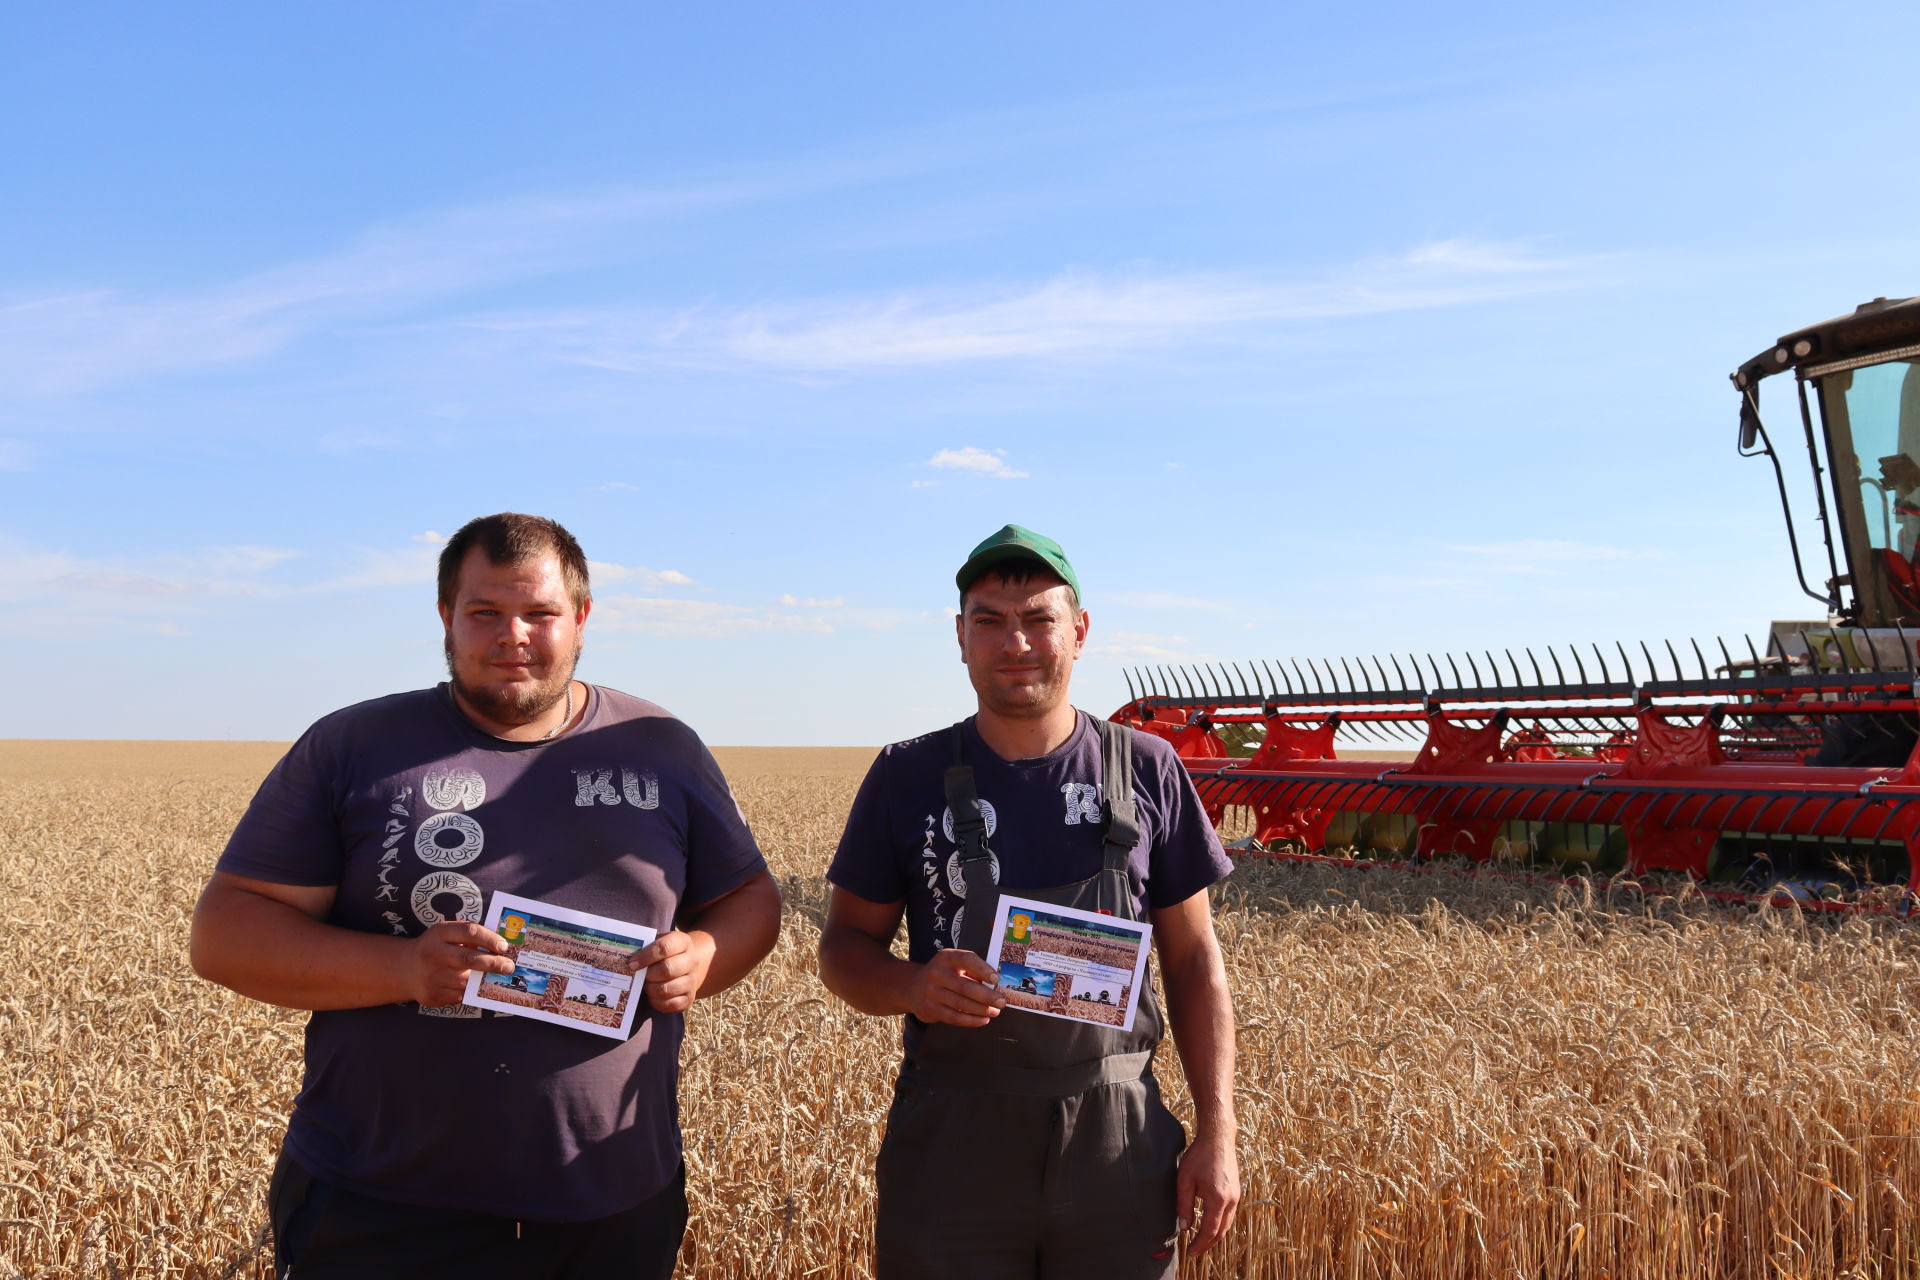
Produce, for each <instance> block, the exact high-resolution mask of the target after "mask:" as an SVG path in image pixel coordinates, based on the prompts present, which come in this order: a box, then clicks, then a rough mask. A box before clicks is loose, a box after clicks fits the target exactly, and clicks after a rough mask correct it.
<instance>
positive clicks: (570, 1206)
mask: <svg viewBox="0 0 1920 1280" xmlns="http://www.w3.org/2000/svg"><path fill="white" fill-rule="evenodd" d="M219 869H220V870H222V871H228V872H232V873H233V874H235V875H241V876H249V877H252V878H254V879H258V880H267V881H271V882H274V883H276V884H292V885H314V886H320V885H337V886H338V887H339V894H338V897H336V898H335V900H334V904H333V909H332V912H331V913H330V914H329V916H328V920H329V922H330V923H332V924H336V925H340V926H343V927H345V928H349V929H363V930H366V931H368V932H373V933H390V934H398V935H405V936H413V935H417V934H419V933H421V932H422V931H424V930H425V929H426V927H427V926H428V925H431V924H436V923H438V922H440V921H441V920H449V919H470V920H478V919H480V918H481V911H482V908H483V906H484V903H485V901H486V898H487V895H488V894H490V893H492V892H493V891H495V890H504V891H506V892H508V893H515V894H520V895H522V896H524V897H529V898H537V899H539V900H540V901H542V902H550V903H554V904H556V905H558V906H562V907H570V908H573V909H575V910H579V911H590V912H593V913H594V914H596V915H602V916H611V917H613V918H614V919H617V920H626V921H632V922H636V923H639V924H644V925H649V926H651V927H653V928H655V929H658V930H661V931H663V932H664V931H665V930H668V929H671V928H673V927H674V925H675V922H676V920H677V919H678V918H679V917H680V916H681V915H683V914H684V913H685V912H686V911H688V910H690V909H692V908H697V907H700V906H704V905H705V904H707V903H709V902H712V901H713V900H714V899H716V898H719V897H722V896H724V895H725V894H727V893H728V892H730V891H732V890H733V889H736V888H738V887H739V886H740V885H742V884H744V883H746V882H747V881H748V880H750V879H752V878H753V877H754V876H756V875H758V874H760V873H761V872H763V871H765V870H766V863H765V861H764V860H763V859H762V858H761V856H760V850H759V848H758V847H757V846H756V845H755V844H754V841H753V836H752V834H751V833H749V832H748V830H747V825H746V822H745V820H744V819H743V818H742V817H741V815H740V809H739V806H738V805H736V804H735V803H734V799H733V794H732V792H731V791H730V790H728V788H727V783H726V780H725V779H724V778H723V777H721V775H720V768H719V766H718V765H717V764H715V763H714V760H713V757H712V755H710V754H709V753H708V751H707V749H706V748H705V747H704V746H702V745H701V743H700V739H699V738H698V737H696V736H695V735H694V732H693V730H692V729H690V728H688V727H687V726H686V725H685V724H683V723H682V722H681V721H679V720H677V719H675V718H674V717H673V716H672V715H670V714H669V713H668V712H666V711H664V710H662V709H661V708H659V707H657V706H655V705H654V704H653V703H651V702H647V701H644V700H642V699H640V698H634V697H629V696H628V695H626V694H624V693H619V692H617V691H615V690H612V689H605V688H602V687H600V686H598V685H594V686H590V693H589V695H588V703H587V707H586V711H585V713H584V715H583V717H582V719H581V721H580V723H579V724H578V725H576V726H575V727H574V728H573V729H572V730H571V731H570V732H568V733H567V734H565V735H564V736H562V737H559V738H555V739H553V740H551V741H549V742H503V741H501V740H500V739H498V738H495V737H493V736H491V735H490V734H486V733H483V732H481V731H480V730H479V729H477V728H475V727H474V725H473V724H472V723H471V722H469V721H468V720H467V718H466V717H465V716H463V715H462V714H461V713H460V711H459V709H458V708H457V707H456V706H455V705H454V703H453V699H452V696H451V694H450V693H449V692H448V690H447V687H446V686H445V685H440V686H438V687H436V688H433V689H422V690H418V691H416V692H413V693H401V694H395V695H393V696H391V697H387V698H378V699H375V700H374V701H371V702H363V703H360V704H359V705H358V706H353V707H348V708H346V709H345V710H343V711H337V712H335V713H334V714H332V715H330V716H327V717H326V718H325V719H323V720H321V721H319V722H318V723H317V724H315V725H314V726H313V727H312V728H311V729H309V730H308V731H307V733H306V735H305V736H304V737H302V738H301V739H300V741H298V742H296V743H295V744H294V745H293V749H292V750H291V751H289V752H287V754H286V756H285V757H284V758H283V759H282V760H281V761H280V763H279V764H277V765H275V766H274V769H273V772H272V773H270V774H269V775H267V780H266V781H265V782H264V783H262V784H261V786H260V790H259V792H258V793H257V794H256V795H255V796H254V798H253V803H252V804H251V805H250V806H249V807H248V809H247V812H246V815H245V816H244V817H243V818H242V819H241V820H240V825H239V826H238V827H237V828H236V829H235V830H234V833H233V836H232V838H231V839H230V840H229V841H228V842H227V847H226V850H225V852H223V853H222V854H221V855H220V862H219ZM681 1034H682V1024H681V1017H680V1015H679V1014H659V1013H654V1012H652V1010H650V1009H649V1008H648V1007H647V1006H646V1005H645V1004H642V1005H641V1006H640V1010H639V1013H638V1015H637V1016H636V1018H635V1020H634V1024H633V1035H632V1037H631V1038H630V1039H628V1040H626V1041H624V1042H622V1041H618V1040H611V1039H607V1038H604V1037H601V1036H596V1035H589V1034H587V1033H585V1032H581V1031H576V1030H573V1029H572V1028H569V1027H561V1026H555V1025H552V1024H550V1023H544V1022H537V1021H535V1020H533V1019H531V1018H514V1017H511V1016H506V1015H496V1014H493V1013H482V1012H481V1011H479V1010H476V1009H471V1008H468V1007H466V1006H465V1005H456V1006H452V1007H451V1008H450V1009H448V1010H430V1009H424V1008H421V1007H420V1006H418V1005H416V1004H411V1003H408V1004H394V1005H381V1006H376V1007H374V1008H368V1009H339V1010H323V1011H321V1012H317V1013H315V1014H313V1016H312V1017H311V1018H310V1019H309V1020H308V1023H307V1037H306V1077H305V1080H304V1082H303V1083H302V1085H301V1088H300V1094H299V1096H298V1097H297V1098H296V1099H295V1100H294V1105H293V1117H292V1119H291V1121H290V1122H289V1124H288V1128H287V1151H288V1153H289V1154H290V1155H291V1156H292V1157H293V1158H294V1159H295V1160H297V1161H298V1162H299V1163H300V1164H301V1165H302V1166H304V1167H305V1168H306V1169H307V1170H308V1171H309V1172H310V1173H312V1174H314V1175H315V1176H316V1177H319V1178H321V1179H322V1180H324V1181H328V1182H332V1183H336V1184H338V1185H340V1186H344V1187H346V1188H348V1189H349V1190H353V1191H357V1192H360V1193H362V1194H365V1195H370V1196H377V1197H379V1198H382V1199H386V1200H393V1201H399V1202H401V1203H407V1204H422V1205H439V1206H448V1207H460V1208H467V1209H473V1210H477V1211H479V1212H483V1213H496V1214H501V1215H503V1216H510V1217H517V1218H527V1219H538V1220H552V1221H581V1220H585V1219H589V1218H598V1217H604V1216H605V1215H607V1214H611V1213H618V1212H620V1211H621V1210H624V1209H627V1208H631V1207H632V1206H633V1205H636V1204H638V1203H640V1202H641V1201H642V1200H645V1199H646V1198H648V1197H649V1196H651V1195H653V1194H654V1193H655V1192H658V1191H660V1190H661V1189H663V1188H664V1187H665V1186H666V1185H667V1184H668V1182H669V1181H671V1180H672V1178H673V1176H674V1174H675V1172H676V1171H677V1170H678V1168H679V1165H680V1130H679V1111H678V1104H677V1099H676V1095H675V1088H676V1084H677V1080H678V1075H679V1054H680V1040H681Z"/></svg>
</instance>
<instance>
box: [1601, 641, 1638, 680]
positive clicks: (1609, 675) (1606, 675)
mask: <svg viewBox="0 0 1920 1280" xmlns="http://www.w3.org/2000/svg"><path fill="white" fill-rule="evenodd" d="M1593 660H1594V661H1595V662H1597V663H1599V664H1600V679H1601V682H1602V683H1605V684H1612V683H1613V672H1611V671H1609V670H1607V655H1606V654H1604V653H1602V652H1600V646H1599V644H1597V643H1596V644H1595V645H1594V646H1593ZM1627 682H1628V683H1629V684H1631V683H1632V682H1633V676H1632V672H1628V676H1627Z"/></svg>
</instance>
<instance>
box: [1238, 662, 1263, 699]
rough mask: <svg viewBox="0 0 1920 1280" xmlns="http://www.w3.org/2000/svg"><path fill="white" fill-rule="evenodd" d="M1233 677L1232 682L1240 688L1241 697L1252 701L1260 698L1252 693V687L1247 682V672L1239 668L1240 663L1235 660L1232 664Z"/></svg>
mask: <svg viewBox="0 0 1920 1280" xmlns="http://www.w3.org/2000/svg"><path fill="white" fill-rule="evenodd" d="M1233 679H1234V684H1235V685H1236V686H1237V687H1238V688H1239V690H1240V696H1241V697H1242V698H1246V699H1247V700H1249V701H1252V702H1258V701H1259V700H1260V699H1259V698H1258V696H1256V695H1255V694H1254V692H1253V689H1252V687H1251V686H1250V685H1249V684H1248V683H1247V673H1246V672H1244V671H1242V670H1241V669H1240V664H1239V663H1237V662H1236V663H1234V664H1233Z"/></svg>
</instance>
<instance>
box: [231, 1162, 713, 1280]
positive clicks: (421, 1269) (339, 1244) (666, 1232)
mask: <svg viewBox="0 0 1920 1280" xmlns="http://www.w3.org/2000/svg"><path fill="white" fill-rule="evenodd" d="M461 1176H473V1177H478V1176H480V1173H479V1171H477V1170H474V1171H469V1172H468V1173H467V1174H465V1175H461ZM267 1211H268V1213H269V1215H270V1216H271V1218H272V1220H273V1273H274V1275H275V1276H277V1277H280V1280H288V1277H292V1280H335V1278H338V1280H360V1278H366V1280H378V1278H379V1277H393V1278H394V1280H438V1278H439V1277H447V1278H448V1280H452V1278H453V1277H461V1278H462V1280H471V1277H473V1276H476V1275H502V1276H511V1277H513V1280H588V1278H590V1277H591V1278H593V1280H600V1278H602V1277H605V1278H607V1280H666V1278H667V1277H668V1276H671V1275H672V1274H673V1264H674V1259H675V1258H676V1257H677V1256H678V1255H679V1253H680V1237H681V1236H682V1235H684V1234H685V1233H686V1229H687V1189H686V1169H685V1167H684V1166H683V1167H682V1168H681V1170H680V1172H679V1173H678V1174H677V1175H675V1177H674V1180H673V1181H672V1182H671V1183H670V1184H668V1186H667V1188H666V1189H665V1190H664V1191H661V1192H660V1193H659V1194H657V1195H655V1196H654V1197H653V1198H652V1199H650V1200H646V1201H643V1202H641V1203H640V1204H638V1205H636V1206H634V1207H633V1208H631V1209H628V1210H626V1211H625V1212H624V1213H616V1214H612V1215H610V1216H608V1217H605V1218H594V1219H592V1220H590V1221H587V1222H520V1221H515V1220H514V1219H512V1218H502V1217H497V1216H495V1215H493V1214H490V1213H474V1212H472V1211H470V1210H466V1209H439V1208H433V1207H431V1206H425V1205H412V1204H397V1203H395V1202H393V1201H390V1200H376V1199H374V1198H373V1197H371V1196H363V1195H359V1194H356V1193H355V1192H352V1191H348V1190H346V1189H345V1188H343V1187H336V1186H333V1185H331V1184H329V1183H326V1182H322V1181H320V1180H319V1179H318V1178H315V1177H314V1176H313V1175H312V1174H310V1173H308V1172H307V1171H306V1170H305V1169H303V1168H301V1167H300V1165H299V1164H298V1163H296V1162H295V1161H293V1160H291V1159H289V1158H288V1157H287V1156H286V1155H285V1154H284V1153H283V1154H282V1155H281V1156H280V1162H279V1163H278V1164H277V1165H275V1166H274V1170H273V1183H272V1185H271V1187H269V1189H268V1191H267Z"/></svg>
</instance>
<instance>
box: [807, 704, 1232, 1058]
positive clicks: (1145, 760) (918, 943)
mask: <svg viewBox="0 0 1920 1280" xmlns="http://www.w3.org/2000/svg"><path fill="white" fill-rule="evenodd" d="M1077 714H1078V717H1079V722H1078V723H1077V724H1076V725H1075V726H1074V730H1073V736H1072V737H1070V738H1068V739H1067V741H1066V742H1065V743H1064V744H1063V745H1061V746H1060V747H1058V748H1056V749H1055V750H1054V751H1052V752H1050V753H1049V754H1047V755H1044V756H1040V757H1038V758H1036V759H1032V760H1002V759H1001V758H1000V757H999V756H998V755H996V754H994V751H993V748H991V747H989V746H987V744H986V743H985V742H983V741H981V738H980V734H979V731H978V730H977V729H976V728H975V727H974V722H973V717H971V716H969V717H968V718H967V719H966V720H965V721H964V722H963V723H962V725H961V730H960V731H961V733H962V734H963V735H964V737H965V742H966V748H965V750H966V763H967V764H970V765H972V766H973V779H974V789H975V791H976V792H977V793H978V794H979V796H980V808H981V811H982V813H983V814H984V815H985V817H986V820H987V847H988V848H989V849H990V850H991V851H992V853H993V856H994V867H993V871H994V880H995V883H997V884H998V885H999V886H1000V887H1001V888H1002V889H1004V890H1006V891H1007V892H1009V893H1018V892H1020V891H1021V890H1022V889H1046V888H1051V887H1054V886H1056V885H1064V884H1072V883H1074V882H1076V881H1079V880H1085V879H1088V878H1089V877H1091V876H1094V875H1096V874H1098V873H1099V871H1100V868H1101V866H1102V864H1103V863H1104V861H1105V854H1106V850H1105V843H1104V837H1105V829H1104V827H1103V825H1102V822H1101V810H1100V802H1101V799H1102V798H1103V797H1104V795H1105V791H1104V790H1103V788H1102V782H1103V779H1102V777H1101V767H1100V764H1101V760H1100V734H1099V731H1098V730H1097V729H1095V728H1094V726H1093V720H1092V718H1091V717H1090V716H1088V715H1087V714H1086V713H1084V712H1079V713H1077ZM1128 732H1129V733H1131V734H1132V735H1133V791H1134V806H1135V808H1136V810H1137V811H1138V817H1139V822H1140V842H1139V843H1138V844H1137V845H1135V846H1134V849H1133V856H1132V858H1131V860H1130V861H1129V864H1128V871H1129V875H1128V877H1127V878H1128V882H1129V884H1130V885H1131V887H1132V889H1133V901H1134V909H1135V912H1136V913H1137V914H1138V915H1140V916H1142V917H1144V916H1145V914H1146V911H1147V910H1148V909H1149V908H1155V907H1170V906H1173V905H1174V904H1176V903H1180V902H1184V901H1186V900H1187V899H1188V898H1190V897H1192V896H1193V895H1194V894H1196V893H1198V892H1200V890H1202V889H1205V888H1206V887H1207V886H1209V885H1211V884H1213V883H1214V882H1215V881H1217V880H1219V879H1220V878H1221V877H1223V876H1225V875H1226V874H1227V873H1228V872H1230V871H1231V870H1233V864H1232V862H1231V861H1229V860H1228V858H1227V854H1226V850H1224V849H1222V848H1221V847H1220V837H1219V835H1217V834H1216V833H1215V832H1214V829H1213V824H1212V823H1211V822H1208V821H1207V814H1206V810H1205V809H1204V808H1202V807H1201V804H1200V798H1199V796H1197V795H1196V794H1194V790H1193V781H1192V779H1190V778H1188V776H1187V771H1186V769H1185V767H1184V766H1182V765H1181V763H1180V758H1179V757H1178V756H1176V755H1175V754H1174V752H1173V748H1172V747H1171V746H1169V745H1168V744H1167V742H1166V741H1165V740H1164V739H1162V738H1156V737H1153V736H1151V735H1150V734H1145V733H1141V732H1139V731H1138V730H1128ZM953 762H954V761H953V731H952V730H951V729H940V730H937V731H936V732H933V733H930V734H928V735H926V736H925V737H923V738H914V739H912V740H910V741H907V742H896V743H894V744H893V745H892V746H890V747H884V748H882V749H881V751H880V755H879V757H878V758H877V759H875V760H874V762H873V767H872V768H870V769H868V770H867V776H866V780H865V781H864V782H862V783H861V784H860V792H859V794H858V795H856V796H855V797H854V801H853V811H852V812H851V813H850V814H848V815H847V827H846V830H845V831H844V832H843V833H842V834H841V836H840V847H839V849H838V850H837V851H836V852H835V853H834V855H833V865H832V866H830V867H829V868H828V869H827V879H828V880H829V881H831V882H832V883H833V884H835V885H837V886H838V887H839V888H842V889H845V890H846V891H847V892H848V893H851V894H854V895H856V896H857V897H861V898H865V899H866V900H867V901H869V902H899V901H901V900H902V899H905V900H906V904H907V908H906V916H907V956H908V958H909V959H911V960H914V961H918V962H925V961H926V960H927V959H929V958H930V957H931V956H932V955H933V953H934V952H935V951H938V950H940V949H941V948H943V947H951V946H953V945H955V943H954V927H953V926H954V915H955V912H956V910H957V909H958V908H960V907H962V906H964V905H965V900H964V898H963V896H962V895H963V893H964V891H965V886H964V885H963V884H962V883H961V880H960V851H959V846H958V845H956V844H955V843H954V840H953V815H952V814H951V813H950V812H949V811H948V809H947V794H946V771H947V768H948V767H949V766H950V765H952V764H953ZM916 1021H917V1020H916V1019H914V1018H912V1017H909V1018H908V1019H907V1040H908V1044H909V1047H911V1045H912V1043H913V1041H914V1040H915V1039H916V1034H915V1033H916V1031H917V1027H916V1025H915V1023H916Z"/></svg>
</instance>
